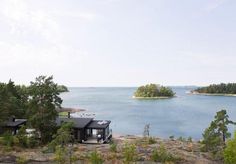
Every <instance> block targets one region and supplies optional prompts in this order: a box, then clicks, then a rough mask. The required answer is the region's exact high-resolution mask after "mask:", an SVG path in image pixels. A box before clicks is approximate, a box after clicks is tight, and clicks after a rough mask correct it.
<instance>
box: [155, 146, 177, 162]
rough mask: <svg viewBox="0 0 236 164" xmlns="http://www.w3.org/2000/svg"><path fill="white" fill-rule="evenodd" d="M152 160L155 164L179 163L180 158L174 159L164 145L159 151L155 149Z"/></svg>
mask: <svg viewBox="0 0 236 164" xmlns="http://www.w3.org/2000/svg"><path fill="white" fill-rule="evenodd" d="M151 159H152V160H153V161H154V162H162V163H165V162H174V161H177V160H178V158H177V157H174V156H173V155H171V154H170V153H168V152H167V151H166V149H165V147H164V146H163V145H161V146H160V148H159V150H157V149H154V150H153V152H152V155H151Z"/></svg>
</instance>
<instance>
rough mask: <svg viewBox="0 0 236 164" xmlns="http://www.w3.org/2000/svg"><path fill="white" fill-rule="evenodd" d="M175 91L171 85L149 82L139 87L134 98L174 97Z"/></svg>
mask: <svg viewBox="0 0 236 164" xmlns="http://www.w3.org/2000/svg"><path fill="white" fill-rule="evenodd" d="M174 96H175V93H174V92H173V91H172V89H171V88H169V87H164V86H160V85H157V84H147V85H145V86H141V87H138V89H137V90H136V92H135V93H134V96H133V98H137V99H165V98H171V97H174Z"/></svg>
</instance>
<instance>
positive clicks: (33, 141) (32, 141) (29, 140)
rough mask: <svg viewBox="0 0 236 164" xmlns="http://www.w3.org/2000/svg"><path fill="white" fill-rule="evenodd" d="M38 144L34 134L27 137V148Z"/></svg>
mask: <svg viewBox="0 0 236 164" xmlns="http://www.w3.org/2000/svg"><path fill="white" fill-rule="evenodd" d="M38 144H39V142H38V140H37V139H36V138H35V137H34V136H32V137H28V138H27V147H28V148H34V147H36V146H38Z"/></svg>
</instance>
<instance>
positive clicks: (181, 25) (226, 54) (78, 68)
mask: <svg viewBox="0 0 236 164" xmlns="http://www.w3.org/2000/svg"><path fill="white" fill-rule="evenodd" d="M0 61H1V64H0V75H1V76H0V81H4V82H6V81H8V80H9V79H10V78H12V79H13V80H14V81H16V83H21V84H22V83H24V84H27V83H28V82H29V81H31V80H33V79H34V78H35V77H36V76H38V75H41V74H43V75H54V78H55V81H57V82H58V83H60V84H65V85H67V86H138V85H142V84H146V83H150V82H152V83H159V84H163V85H207V84H210V83H220V82H236V78H235V72H236V64H235V61H236V1H235V0H178V1H177V0H86V1H85V0H83V1H82V0H38V1H36V0H0Z"/></svg>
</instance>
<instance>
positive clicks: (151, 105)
mask: <svg viewBox="0 0 236 164" xmlns="http://www.w3.org/2000/svg"><path fill="white" fill-rule="evenodd" d="M191 89H193V88H190V87H174V88H173V90H174V91H175V92H176V96H177V97H176V98H172V99H160V100H136V99H132V95H133V93H134V92H135V90H136V88H69V90H70V92H68V93H63V94H62V98H63V100H64V101H63V106H65V107H75V108H82V109H86V111H88V112H89V113H95V115H96V119H108V120H111V121H112V124H111V128H112V129H113V133H116V134H122V135H125V134H135V135H141V134H142V133H143V129H144V126H145V124H150V133H151V135H153V136H159V137H163V138H164V137H169V136H170V135H174V136H176V137H179V136H183V137H188V136H192V137H193V138H195V139H200V138H201V135H202V132H203V130H204V129H205V128H206V127H207V126H208V125H209V123H210V121H211V120H212V119H213V117H214V115H215V113H216V112H217V111H218V110H220V109H227V112H228V115H229V116H230V118H231V119H232V120H235V121H236V97H224V96H199V95H188V94H186V92H187V91H189V90H191ZM234 129H235V127H234V126H231V127H230V130H231V131H233V130H234Z"/></svg>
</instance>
